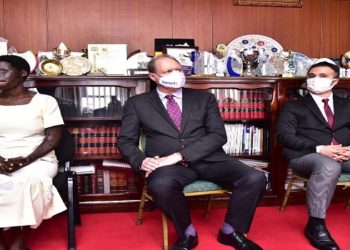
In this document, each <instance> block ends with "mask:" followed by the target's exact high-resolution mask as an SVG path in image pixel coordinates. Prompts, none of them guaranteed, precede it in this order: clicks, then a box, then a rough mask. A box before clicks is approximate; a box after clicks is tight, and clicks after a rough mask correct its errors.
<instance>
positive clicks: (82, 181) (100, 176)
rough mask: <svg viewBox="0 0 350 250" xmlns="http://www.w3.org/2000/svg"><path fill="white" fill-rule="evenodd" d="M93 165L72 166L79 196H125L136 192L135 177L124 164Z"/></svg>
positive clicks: (114, 162) (128, 166)
mask: <svg viewBox="0 0 350 250" xmlns="http://www.w3.org/2000/svg"><path fill="white" fill-rule="evenodd" d="M116 162H117V161H113V164H112V165H110V164H104V163H103V164H102V166H99V167H97V166H95V165H94V164H90V165H86V166H72V167H71V170H72V171H75V172H76V173H77V186H78V193H79V194H126V193H136V192H137V176H136V174H135V173H134V171H133V170H132V169H131V167H130V165H129V164H127V163H124V162H120V163H118V164H116Z"/></svg>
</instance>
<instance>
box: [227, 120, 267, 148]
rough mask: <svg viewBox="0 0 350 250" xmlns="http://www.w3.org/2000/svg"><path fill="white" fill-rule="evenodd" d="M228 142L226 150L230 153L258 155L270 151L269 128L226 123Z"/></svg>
mask: <svg viewBox="0 0 350 250" xmlns="http://www.w3.org/2000/svg"><path fill="white" fill-rule="evenodd" d="M225 130H226V134H227V143H226V144H225V145H224V146H223V149H224V151H225V152H226V153H227V154H230V155H239V154H245V155H257V154H262V153H264V152H268V151H269V130H268V129H264V128H258V127H256V126H254V125H250V124H242V123H239V124H225Z"/></svg>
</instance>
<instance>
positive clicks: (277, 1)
mask: <svg viewBox="0 0 350 250" xmlns="http://www.w3.org/2000/svg"><path fill="white" fill-rule="evenodd" d="M233 5H239V6H262V7H297V8H301V7H302V6H303V1H302V0H233Z"/></svg>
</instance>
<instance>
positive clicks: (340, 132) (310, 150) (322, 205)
mask: <svg viewBox="0 0 350 250" xmlns="http://www.w3.org/2000/svg"><path fill="white" fill-rule="evenodd" d="M338 78H339V67H338V66H337V65H336V64H335V63H334V62H333V61H332V60H330V59H319V60H318V61H316V63H315V64H313V65H312V66H311V67H310V69H309V70H308V74H307V85H306V87H307V89H308V90H309V94H307V95H306V96H305V97H303V98H300V99H298V100H295V101H290V102H286V103H285V104H284V106H283V110H282V112H281V114H280V117H279V121H278V126H277V138H278V140H279V142H280V143H281V144H282V145H283V147H284V148H283V154H284V155H285V156H286V157H287V159H288V160H289V167H291V168H292V169H293V170H294V171H296V172H297V173H299V174H302V175H305V176H308V177H309V182H308V185H307V208H308V214H309V220H308V222H307V225H306V227H305V231H304V233H305V236H306V237H307V238H308V239H309V241H310V243H311V244H312V245H313V246H314V247H316V248H318V249H329V250H330V249H332V250H333V249H339V247H338V245H337V243H336V242H335V241H334V239H333V238H332V237H331V235H330V233H329V231H328V230H327V227H326V224H325V217H326V211H327V208H328V206H329V204H330V202H331V199H332V197H333V194H334V191H335V188H336V183H337V180H338V178H339V176H340V174H341V172H342V171H344V172H350V161H349V158H350V149H349V147H348V146H349V145H350V100H349V99H347V98H340V97H337V96H336V95H333V92H332V88H333V87H334V86H335V85H336V84H337V83H338V80H339V79H338Z"/></svg>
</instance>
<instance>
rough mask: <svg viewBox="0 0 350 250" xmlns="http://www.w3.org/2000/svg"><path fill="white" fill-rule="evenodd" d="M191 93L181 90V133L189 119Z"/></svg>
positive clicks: (192, 99)
mask: <svg viewBox="0 0 350 250" xmlns="http://www.w3.org/2000/svg"><path fill="white" fill-rule="evenodd" d="M194 98H195V97H194V96H193V92H191V91H189V90H188V89H185V88H183V89H182V122H181V131H182V132H183V131H184V130H185V128H186V124H187V122H188V120H189V118H190V115H191V110H192V108H193V104H194Z"/></svg>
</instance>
